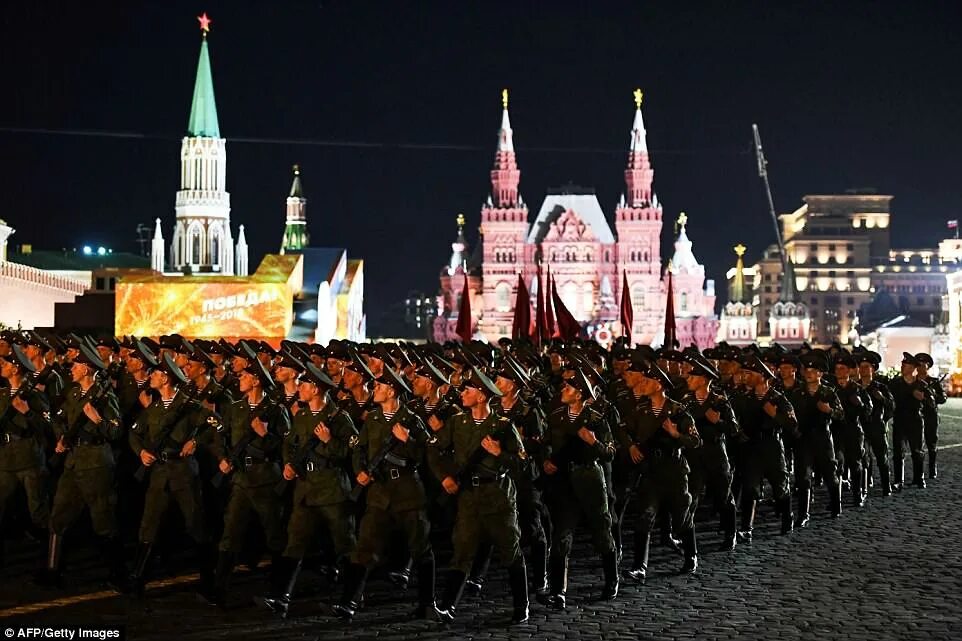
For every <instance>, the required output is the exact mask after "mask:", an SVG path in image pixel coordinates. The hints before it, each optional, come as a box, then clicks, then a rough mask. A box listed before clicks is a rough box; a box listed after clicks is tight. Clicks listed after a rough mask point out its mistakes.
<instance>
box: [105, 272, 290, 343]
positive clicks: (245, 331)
mask: <svg viewBox="0 0 962 641" xmlns="http://www.w3.org/2000/svg"><path fill="white" fill-rule="evenodd" d="M164 280H165V282H157V281H154V282H124V281H123V280H121V281H120V282H119V283H117V299H116V300H117V304H116V311H115V313H116V321H115V332H116V335H117V336H125V335H128V334H129V335H134V336H160V335H162V334H181V335H182V336H186V337H189V338H219V337H242V338H248V337H249V338H284V337H285V336H287V334H288V332H289V331H290V328H291V323H292V322H293V320H294V318H293V314H294V312H293V304H294V296H293V290H292V288H291V287H290V286H289V284H288V283H286V282H281V283H278V282H270V283H265V282H251V281H248V282H233V283H232V282H217V281H208V282H203V279H190V280H189V281H186V279H185V281H186V282H178V280H179V279H177V278H167V279H164ZM198 281H201V282H198Z"/></svg>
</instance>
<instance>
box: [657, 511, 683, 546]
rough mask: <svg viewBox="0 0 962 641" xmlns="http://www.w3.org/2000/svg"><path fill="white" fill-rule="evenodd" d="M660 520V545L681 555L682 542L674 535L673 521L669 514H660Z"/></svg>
mask: <svg viewBox="0 0 962 641" xmlns="http://www.w3.org/2000/svg"><path fill="white" fill-rule="evenodd" d="M658 520H659V521H660V527H659V529H660V530H661V538H660V539H659V543H660V544H661V545H664V546H665V547H667V548H670V549H672V550H674V551H675V552H677V553H678V554H681V553H682V550H681V541H679V540H678V539H676V538H675V537H674V536H673V535H672V532H671V519H670V518H669V517H668V513H667V512H664V511H662V512H660V513H659V517H658Z"/></svg>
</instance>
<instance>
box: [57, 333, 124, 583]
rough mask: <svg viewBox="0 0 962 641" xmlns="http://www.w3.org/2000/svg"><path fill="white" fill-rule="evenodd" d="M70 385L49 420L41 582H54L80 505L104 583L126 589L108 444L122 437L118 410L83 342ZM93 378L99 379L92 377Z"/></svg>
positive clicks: (106, 379)
mask: <svg viewBox="0 0 962 641" xmlns="http://www.w3.org/2000/svg"><path fill="white" fill-rule="evenodd" d="M70 378H71V382H72V383H73V384H72V385H71V387H70V389H69V391H68V392H67V395H66V398H65V399H64V402H63V404H62V405H61V406H60V409H59V410H58V411H57V414H56V417H55V418H54V421H53V425H54V433H55V436H56V438H57V446H56V449H55V454H54V457H55V458H56V459H57V460H58V462H62V463H63V474H62V475H61V476H60V480H59V481H58V482H57V491H56V494H55V495H54V500H53V510H52V512H51V516H50V545H49V548H48V556H47V567H46V571H45V573H44V575H42V579H41V583H44V584H46V585H59V584H60V575H61V574H60V573H61V555H62V549H63V537H64V534H65V533H66V531H67V529H68V528H69V527H70V526H71V525H73V524H74V523H75V522H76V520H77V519H78V518H79V517H80V515H81V514H82V512H83V510H84V509H85V508H86V509H87V510H88V511H89V513H90V521H91V523H92V525H93V530H94V534H96V535H97V536H98V537H100V541H101V545H100V552H101V558H102V560H103V561H104V562H106V563H107V567H108V570H109V572H110V574H109V578H108V583H109V584H110V585H111V587H113V588H114V589H115V590H117V591H125V590H126V581H127V577H126V572H127V570H126V566H125V565H124V547H123V543H122V542H121V540H120V538H119V536H118V528H117V494H116V492H115V490H114V468H115V462H114V453H113V448H112V443H113V442H114V441H117V440H119V439H120V437H121V436H122V435H123V426H122V425H121V422H120V409H119V407H118V405H117V397H116V396H115V394H114V391H113V385H112V383H111V380H112V379H111V378H110V375H109V373H108V372H107V367H106V365H105V364H104V363H103V361H101V359H100V357H99V355H98V354H97V353H95V352H93V351H92V350H90V349H88V348H87V347H86V346H82V347H81V348H80V353H79V355H78V356H77V358H76V359H75V360H74V362H73V365H72V366H71V368H70ZM98 378H99V380H98Z"/></svg>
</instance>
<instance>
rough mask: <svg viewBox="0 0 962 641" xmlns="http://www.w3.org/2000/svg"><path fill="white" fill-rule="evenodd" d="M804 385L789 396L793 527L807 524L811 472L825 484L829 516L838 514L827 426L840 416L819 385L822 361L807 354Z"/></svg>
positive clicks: (826, 390) (832, 394)
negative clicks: (794, 430)
mask: <svg viewBox="0 0 962 641" xmlns="http://www.w3.org/2000/svg"><path fill="white" fill-rule="evenodd" d="M802 364H803V369H802V375H803V376H804V378H805V385H804V386H803V387H801V388H799V389H796V390H795V393H794V394H792V396H791V401H792V406H793V407H794V408H795V413H796V416H797V418H798V431H799V433H800V436H799V437H798V439H797V441H796V446H795V486H796V487H797V488H798V514H797V516H796V520H795V526H796V527H800V528H801V527H805V526H807V525H808V524H809V520H810V510H811V506H812V471H813V470H814V471H815V473H816V474H818V476H819V477H820V478H821V479H822V480H823V481H824V482H825V484H826V489H827V490H828V504H829V508H830V510H831V514H832V516H838V515H839V514H841V511H842V487H841V484H840V481H839V478H838V467H837V464H836V461H835V451H836V448H835V445H834V443H833V437H832V429H831V422H832V420H838V419H839V418H841V417H842V416H843V415H844V412H843V410H842V405H841V402H840V401H839V400H838V396H836V394H835V392H834V391H833V390H832V388H830V387H828V386H827V385H824V384H822V377H823V376H824V375H825V372H826V370H827V369H828V363H827V362H826V360H825V358H824V357H823V356H821V355H820V354H818V353H815V352H810V353H809V354H807V355H806V356H805V357H804V358H803V361H802Z"/></svg>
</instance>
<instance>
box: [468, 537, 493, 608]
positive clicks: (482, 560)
mask: <svg viewBox="0 0 962 641" xmlns="http://www.w3.org/2000/svg"><path fill="white" fill-rule="evenodd" d="M493 553H494V546H493V545H490V544H483V545H479V546H478V551H477V553H476V554H475V555H474V562H473V563H472V564H471V571H470V572H468V579H467V581H465V582H464V592H465V594H467V595H468V596H480V595H481V588H482V587H483V586H484V578H485V577H486V576H487V574H488V566H489V565H490V564H491V555H492V554H493Z"/></svg>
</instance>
